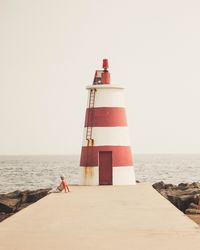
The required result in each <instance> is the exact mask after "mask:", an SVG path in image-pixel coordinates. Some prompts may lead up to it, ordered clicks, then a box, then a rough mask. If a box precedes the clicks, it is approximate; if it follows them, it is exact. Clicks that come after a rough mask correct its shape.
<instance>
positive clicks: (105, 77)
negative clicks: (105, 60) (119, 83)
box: [101, 70, 110, 84]
mask: <svg viewBox="0 0 200 250" xmlns="http://www.w3.org/2000/svg"><path fill="white" fill-rule="evenodd" d="M101 82H102V84H110V73H109V72H108V71H107V70H106V71H103V73H102V75H101Z"/></svg>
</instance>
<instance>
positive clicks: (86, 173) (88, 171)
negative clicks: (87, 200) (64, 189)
mask: <svg viewBox="0 0 200 250" xmlns="http://www.w3.org/2000/svg"><path fill="white" fill-rule="evenodd" d="M80 185H86V186H96V185H99V167H87V168H86V167H80Z"/></svg>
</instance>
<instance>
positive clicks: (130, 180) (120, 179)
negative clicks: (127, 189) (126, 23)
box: [113, 166, 136, 185]
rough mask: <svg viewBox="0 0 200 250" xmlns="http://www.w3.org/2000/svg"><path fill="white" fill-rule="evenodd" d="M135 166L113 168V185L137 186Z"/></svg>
mask: <svg viewBox="0 0 200 250" xmlns="http://www.w3.org/2000/svg"><path fill="white" fill-rule="evenodd" d="M135 184H136V183H135V172H134V167H133V166H126V167H125V166H122V167H113V185H135Z"/></svg>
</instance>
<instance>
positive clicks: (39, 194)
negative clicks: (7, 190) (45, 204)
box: [26, 188, 50, 203]
mask: <svg viewBox="0 0 200 250" xmlns="http://www.w3.org/2000/svg"><path fill="white" fill-rule="evenodd" d="M49 191H50V188H47V189H39V190H36V191H30V192H29V193H28V194H27V198H26V202H28V203H29V202H31V203H33V202H36V201H38V200H39V199H41V198H43V197H44V196H46V195H47V194H48V192H49Z"/></svg>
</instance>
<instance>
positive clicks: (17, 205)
mask: <svg viewBox="0 0 200 250" xmlns="http://www.w3.org/2000/svg"><path fill="white" fill-rule="evenodd" d="M50 190H51V189H50V188H46V189H38V190H34V191H29V190H26V191H19V190H16V191H14V192H11V193H8V194H0V222H1V221H3V220H4V219H6V218H7V217H9V216H11V215H12V214H14V213H16V212H18V211H20V210H22V209H23V208H25V207H27V206H29V205H30V204H32V203H34V202H36V201H38V200H40V199H41V198H43V197H45V196H46V195H47V194H48V193H49V191H50Z"/></svg>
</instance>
